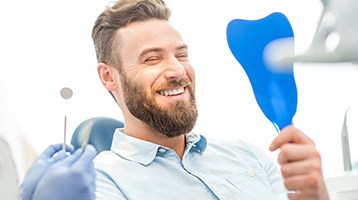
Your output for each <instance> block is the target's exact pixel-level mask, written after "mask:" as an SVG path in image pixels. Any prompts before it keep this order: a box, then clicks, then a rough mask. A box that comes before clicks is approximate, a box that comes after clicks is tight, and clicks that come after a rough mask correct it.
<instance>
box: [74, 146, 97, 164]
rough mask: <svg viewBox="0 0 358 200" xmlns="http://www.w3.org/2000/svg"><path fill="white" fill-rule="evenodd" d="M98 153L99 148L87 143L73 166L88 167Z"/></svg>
mask: <svg viewBox="0 0 358 200" xmlns="http://www.w3.org/2000/svg"><path fill="white" fill-rule="evenodd" d="M96 155H97V150H96V149H95V148H94V147H93V146H92V145H86V147H85V149H84V152H83V153H82V155H81V156H80V157H79V159H78V160H77V161H76V162H75V163H74V164H73V167H76V168H79V169H81V168H86V167H88V166H89V165H90V164H91V163H92V160H93V159H94V158H95V157H96Z"/></svg>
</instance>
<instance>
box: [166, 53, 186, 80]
mask: <svg viewBox="0 0 358 200" xmlns="http://www.w3.org/2000/svg"><path fill="white" fill-rule="evenodd" d="M185 74H186V70H185V67H184V65H183V64H182V63H181V62H180V61H179V60H178V59H176V58H173V59H170V61H169V62H168V63H167V66H166V68H165V71H164V77H165V78H166V79H175V80H181V79H182V78H183V77H184V76H185Z"/></svg>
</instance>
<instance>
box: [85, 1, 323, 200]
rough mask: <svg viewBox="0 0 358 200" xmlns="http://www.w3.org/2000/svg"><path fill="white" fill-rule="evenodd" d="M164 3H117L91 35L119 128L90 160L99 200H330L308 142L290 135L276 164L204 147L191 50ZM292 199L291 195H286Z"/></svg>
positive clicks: (243, 148)
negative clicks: (109, 143)
mask: <svg viewBox="0 0 358 200" xmlns="http://www.w3.org/2000/svg"><path fill="white" fill-rule="evenodd" d="M169 16H170V10H169V9H168V8H167V7H166V5H165V3H164V2H163V1H162V0H122V1H117V2H116V3H115V4H114V5H113V6H112V7H108V8H106V10H105V11H104V12H103V13H102V14H100V16H99V17H98V18H97V20H96V23H95V25H94V28H93V33H92V37H93V40H94V44H95V48H96V53H97V59H98V62H99V64H98V74H99V77H100V79H101V81H102V83H103V85H104V87H105V88H106V89H107V90H108V91H109V92H110V93H111V95H112V96H113V97H114V98H115V100H116V101H117V103H118V105H119V106H120V108H121V110H122V112H123V116H124V122H125V127H124V128H123V129H117V130H116V131H115V134H114V138H113V142H112V147H111V151H105V152H102V153H100V154H99V155H98V156H97V157H96V158H95V168H96V171H97V182H96V185H97V187H96V198H97V199H105V200H111V199H250V200H254V199H265V200H267V199H280V198H282V199H286V198H287V196H288V197H289V198H290V199H315V200H317V199H318V200H323V199H328V194H327V190H326V187H325V183H324V180H323V176H322V170H321V159H320V156H319V153H318V152H317V150H316V149H315V146H314V143H313V141H312V140H311V139H309V138H308V137H307V136H305V135H304V134H303V133H302V132H301V131H299V130H298V129H296V128H295V127H294V126H289V127H286V128H285V129H284V130H283V131H282V132H281V133H280V134H279V135H278V136H277V137H276V138H275V139H274V140H273V142H272V144H271V146H270V150H272V151H274V150H277V149H281V152H280V154H279V158H278V161H279V163H280V164H281V172H282V175H283V179H284V185H285V186H286V188H287V189H288V190H289V191H290V192H288V195H287V194H286V190H285V189H284V187H283V185H282V184H281V183H282V182H281V181H282V176H281V173H280V172H279V171H278V170H277V169H276V166H275V164H274V163H273V162H272V161H271V160H270V159H269V158H268V157H267V156H266V155H265V154H264V153H263V152H262V151H261V150H260V149H258V148H256V147H254V146H253V145H250V144H248V143H245V142H243V141H214V140H211V141H207V140H206V139H205V137H204V136H202V135H198V134H195V133H193V132H191V131H192V129H193V127H194V125H195V122H196V119H197V109H196V104H195V95H194V86H195V73H194V70H193V68H192V66H191V64H190V62H189V58H188V47H187V45H186V44H185V43H184V41H183V40H182V38H181V36H180V34H179V32H178V31H176V30H175V29H174V28H173V27H172V26H171V25H170V23H169V21H168V20H169ZM291 191H292V192H291Z"/></svg>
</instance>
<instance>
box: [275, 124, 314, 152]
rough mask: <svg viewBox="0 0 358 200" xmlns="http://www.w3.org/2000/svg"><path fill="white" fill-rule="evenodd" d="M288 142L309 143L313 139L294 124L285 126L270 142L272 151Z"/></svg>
mask: <svg viewBox="0 0 358 200" xmlns="http://www.w3.org/2000/svg"><path fill="white" fill-rule="evenodd" d="M286 143H297V144H309V143H313V141H312V140H311V139H310V138H309V137H307V136H306V135H305V134H304V133H302V132H301V131H300V130H298V129H297V128H295V127H294V126H293V125H291V126H287V127H285V128H284V129H283V130H282V131H281V132H280V134H278V135H277V136H276V138H275V139H274V140H273V141H272V143H271V144H270V147H269V149H270V151H275V150H276V149H278V148H280V147H281V146H282V145H284V144H286Z"/></svg>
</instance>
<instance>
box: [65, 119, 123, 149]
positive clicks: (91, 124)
mask: <svg viewBox="0 0 358 200" xmlns="http://www.w3.org/2000/svg"><path fill="white" fill-rule="evenodd" d="M123 127H124V123H123V122H121V121H119V120H116V119H113V118H110V117H93V118H90V119H87V120H85V121H83V122H82V123H81V124H80V125H78V127H77V128H76V129H75V131H74V133H73V135H72V138H71V144H72V145H73V146H74V147H75V149H78V148H81V147H83V146H84V144H87V143H88V144H92V145H93V146H94V147H95V148H96V150H97V152H98V153H99V152H101V151H104V150H109V149H110V147H111V144H112V139H113V133H114V131H115V129H116V128H123Z"/></svg>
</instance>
